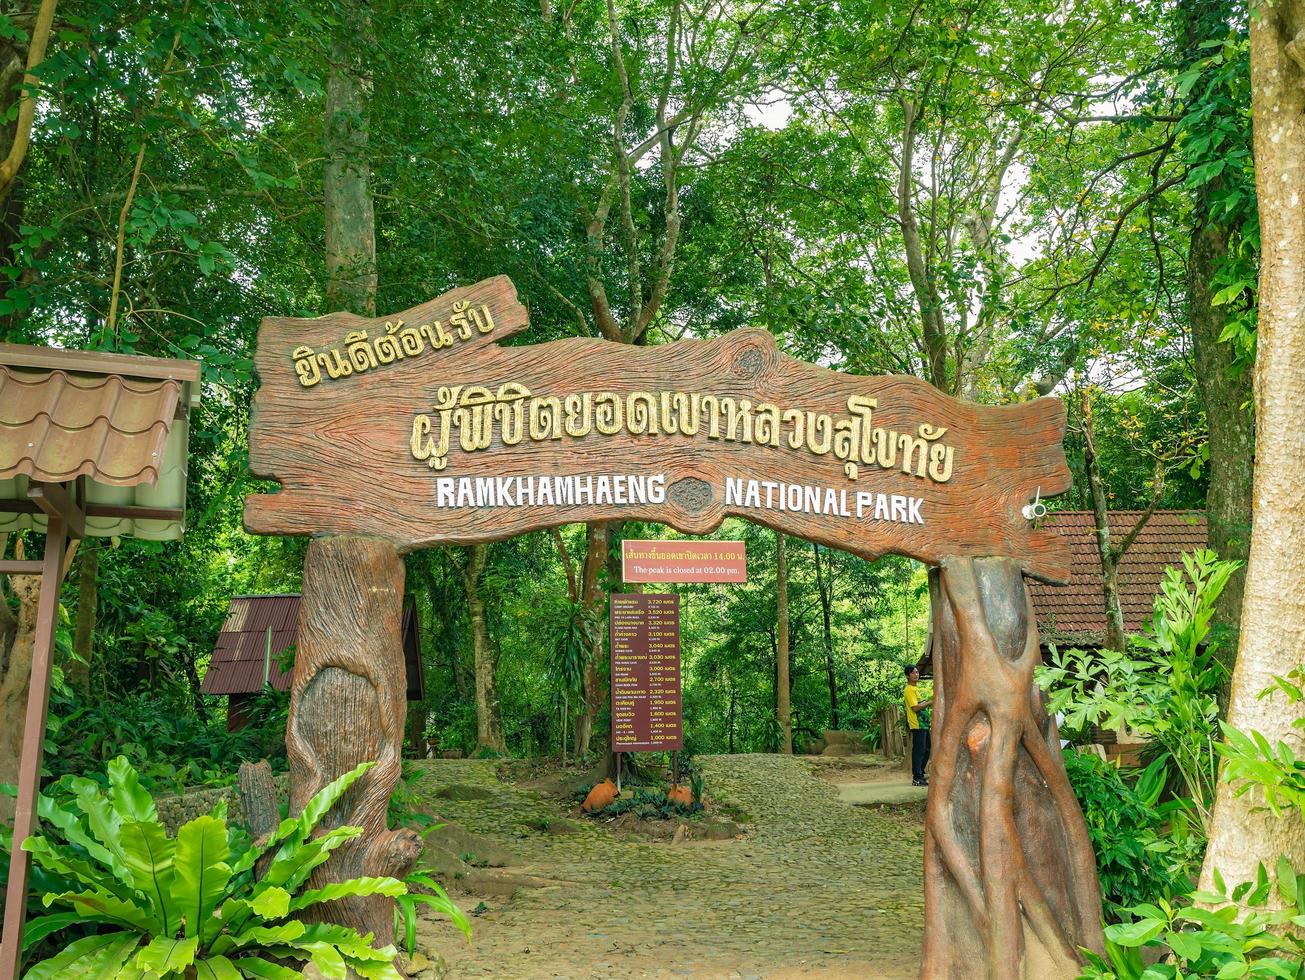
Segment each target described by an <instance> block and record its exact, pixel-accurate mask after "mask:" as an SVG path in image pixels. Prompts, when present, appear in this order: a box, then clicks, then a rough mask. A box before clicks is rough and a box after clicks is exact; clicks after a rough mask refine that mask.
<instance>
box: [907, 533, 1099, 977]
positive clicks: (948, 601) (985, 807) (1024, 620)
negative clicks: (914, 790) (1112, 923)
mask: <svg viewBox="0 0 1305 980" xmlns="http://www.w3.org/2000/svg"><path fill="white" fill-rule="evenodd" d="M930 585H931V588H932V590H933V592H934V596H933V598H934V603H933V608H934V610H935V617H936V621H935V623H934V633H935V636H936V637H937V639H938V641H939V642H938V645H937V646H936V647H935V658H934V713H933V718H934V726H933V736H934V746H933V758H932V760H931V761H932V766H931V768H932V776H931V779H930V782H931V784H932V785H931V787H930V790H929V804H928V810H927V814H926V818H925V855H924V878H925V881H924V887H925V937H924V964H923V968H922V970H921V976H922V977H923V978H925V980H942V978H953V977H957V978H959V977H966V978H969V977H979V976H983V977H987V978H988V980H1014V978H1019V977H1023V978H1028V980H1034V978H1036V980H1047V978H1052V980H1057V978H1071V977H1075V976H1077V975H1078V973H1079V962H1080V960H1079V954H1078V949H1079V947H1081V946H1082V947H1087V948H1089V949H1096V950H1101V949H1102V948H1103V945H1104V938H1103V936H1102V931H1101V888H1100V885H1099V883H1098V881H1097V873H1096V860H1095V858H1094V856H1093V853H1092V845H1091V842H1090V840H1089V839H1088V834H1087V827H1086V825H1085V824H1084V821H1083V813H1082V811H1081V810H1080V808H1079V805H1078V801H1077V799H1075V797H1074V792H1073V790H1072V789H1071V788H1070V785H1069V780H1068V778H1067V777H1066V775H1065V764H1064V761H1063V760H1062V758H1061V754H1060V742H1059V736H1058V733H1057V731H1056V725H1055V722H1054V721H1053V720H1052V719H1050V718H1048V717H1047V714H1046V712H1045V711H1044V710H1043V706H1042V698H1041V695H1040V693H1039V691H1038V690H1037V688H1036V686H1035V685H1034V682H1033V668H1034V667H1035V666H1036V665H1037V663H1038V660H1039V656H1040V654H1039V649H1038V632H1037V626H1036V624H1035V622H1034V617H1033V606H1032V603H1031V602H1030V600H1029V595H1028V590H1027V589H1026V587H1025V585H1024V577H1023V574H1022V572H1021V569H1020V566H1019V563H1018V562H1015V561H1012V560H1010V559H1002V558H979V559H974V558H954V559H945V560H944V561H943V562H942V573H941V575H940V576H933V577H931V582H930ZM979 964H983V967H982V968H980V967H979Z"/></svg>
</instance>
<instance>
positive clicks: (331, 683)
mask: <svg viewBox="0 0 1305 980" xmlns="http://www.w3.org/2000/svg"><path fill="white" fill-rule="evenodd" d="M370 34H371V14H370V7H369V6H368V4H367V3H366V2H365V0H352V2H349V3H347V4H346V5H345V7H344V9H343V11H342V20H341V23H340V26H339V33H338V34H337V36H336V38H335V40H334V43H333V44H332V48H331V72H330V78H329V79H328V82H327V90H326V118H325V125H326V131H325V134H324V149H325V153H326V165H325V169H324V175H323V199H324V210H325V222H326V228H325V231H326V266H327V271H328V275H329V281H328V283H327V288H326V303H327V307H328V308H329V309H345V310H347V311H349V312H352V313H358V314H362V315H369V314H374V313H375V312H376V239H375V224H374V220H373V215H372V203H371V191H370V187H369V183H368V180H369V174H368V165H367V121H368V111H369V108H370V107H369V105H368V99H367V96H368V95H369V93H370V88H371V80H370V77H369V76H368V75H367V73H366V62H367V58H368V57H369V41H370ZM403 582H404V567H403V560H402V559H401V558H400V557H399V554H398V552H397V550H396V549H395V547H394V545H393V544H391V543H390V542H388V541H381V540H378V539H375V538H365V537H361V536H352V535H345V536H340V537H330V538H316V539H314V540H312V541H310V542H309V544H308V552H307V554H306V555H305V557H304V577H303V599H302V600H301V601H300V606H299V641H298V650H297V652H296V655H295V666H294V679H293V682H292V685H291V689H290V718H289V724H288V726H287V728H286V755H287V759H288V761H289V764H290V810H291V812H292V813H298V812H300V811H301V810H302V809H303V807H304V805H305V804H306V803H307V802H308V801H309V800H310V799H311V798H312V796H313V795H314V794H315V793H317V792H318V790H320V789H321V788H322V787H323V786H325V785H326V784H327V783H329V782H331V781H332V780H333V779H335V778H336V777H338V776H340V775H342V774H344V773H346V772H348V771H350V770H351V769H353V768H354V767H355V766H357V765H359V764H360V763H362V762H375V763H376V764H375V765H374V766H373V767H372V768H371V769H369V770H368V771H367V773H366V774H365V775H364V776H363V777H362V778H361V779H360V780H358V782H357V783H355V784H354V785H353V786H352V787H351V788H350V790H349V792H348V793H346V794H345V795H344V797H343V798H341V800H340V802H339V803H337V804H336V805H335V806H334V807H333V808H332V809H331V811H330V813H328V814H327V815H326V817H325V818H324V819H323V820H322V822H321V824H320V826H322V827H338V826H342V825H346V824H347V825H351V826H357V827H362V828H363V834H362V836H360V837H358V838H355V839H354V840H352V841H350V842H349V843H347V844H346V845H344V846H343V847H341V848H340V849H339V850H337V851H336V852H335V853H334V854H333V855H332V857H331V859H330V860H329V861H328V862H327V863H326V864H324V865H322V866H321V867H320V868H318V869H317V870H315V871H314V872H313V875H312V877H311V878H310V882H311V885H310V887H320V886H321V885H323V884H326V883H327V882H331V881H341V880H344V879H347V878H355V877H358V876H360V875H392V876H394V877H398V878H402V877H404V876H405V875H406V874H407V873H408V872H409V871H410V870H411V869H412V867H413V865H414V864H416V861H417V857H418V856H419V855H420V854H421V840H420V838H419V837H418V836H417V835H416V834H415V833H413V832H412V831H411V830H390V829H388V819H387V817H388V812H389V802H390V797H391V795H392V794H393V793H394V789H395V787H396V786H397V785H398V782H399V776H400V775H401V771H402V757H403V725H404V721H405V713H406V708H407V670H406V667H405V664H404V658H403V637H402V620H403ZM320 914H321V915H322V916H323V917H324V918H328V919H329V920H330V921H333V922H340V923H343V924H345V925H351V926H354V927H356V928H358V929H359V930H361V931H362V932H364V933H366V932H371V933H374V934H375V936H376V942H377V943H378V944H379V945H386V944H388V943H389V942H390V941H391V939H392V938H393V930H394V901H393V899H390V898H385V897H383V896H370V897H366V898H360V897H353V898H345V899H341V900H339V901H336V902H330V903H328V904H326V905H325V906H322V907H321V913H320Z"/></svg>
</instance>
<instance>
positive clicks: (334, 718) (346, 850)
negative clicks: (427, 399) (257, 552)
mask: <svg viewBox="0 0 1305 980" xmlns="http://www.w3.org/2000/svg"><path fill="white" fill-rule="evenodd" d="M402 618H403V560H402V559H401V558H400V557H399V554H398V552H397V551H396V550H395V548H394V545H392V544H390V543H389V542H387V541H381V540H379V539H376V538H364V537H356V536H340V537H330V538H316V539H314V540H313V541H311V542H310V543H309V545H308V554H307V555H306V556H305V559H304V581H303V599H302V600H301V601H300V606H299V643H298V650H297V653H296V655H295V667H294V680H293V684H292V686H291V689H290V720H289V725H288V727H287V730H286V755H287V758H288V761H289V763H290V812H291V813H299V812H301V811H302V810H303V807H304V805H305V804H306V803H307V802H308V801H309V799H311V798H312V796H313V795H314V794H315V793H317V791H318V790H320V789H321V788H322V787H323V786H325V785H326V784H327V783H329V782H331V781H332V780H333V779H335V778H336V777H338V776H341V775H343V774H344V773H346V772H349V771H350V770H351V769H353V768H354V767H355V766H357V765H359V764H360V763H363V762H374V763H376V764H375V765H374V766H373V767H372V768H371V769H369V770H368V771H367V773H366V774H365V775H364V776H363V777H362V778H361V779H360V780H358V782H356V783H355V784H354V785H353V787H352V788H351V789H350V790H349V792H347V793H346V794H345V795H344V797H343V798H341V800H340V802H339V803H337V804H336V805H335V807H334V808H333V809H332V810H331V811H330V813H328V814H327V815H326V817H325V818H324V819H323V820H322V822H321V824H320V825H319V826H321V827H323V828H329V827H339V826H343V825H346V824H347V825H350V826H356V827H362V828H363V831H364V832H363V835H362V836H361V837H358V838H356V839H354V840H352V841H350V842H349V843H347V844H345V845H344V846H343V847H341V848H340V849H339V850H337V851H336V852H335V854H334V855H333V856H332V857H331V860H330V861H329V862H327V863H326V864H325V865H323V866H322V867H320V868H318V869H317V870H316V871H314V872H313V875H312V878H311V879H310V886H309V887H312V888H319V887H322V886H323V885H325V884H326V883H328V882H332V881H341V880H344V879H346V878H356V877H359V876H363V875H371V876H377V875H392V876H394V877H397V878H402V877H404V876H405V875H406V874H407V873H408V872H409V871H410V870H411V869H412V866H413V865H414V864H415V863H416V860H417V857H418V855H420V853H421V840H420V838H419V837H418V836H417V835H416V834H415V833H413V832H412V831H411V830H390V829H388V825H387V819H386V818H387V814H388V810H389V803H390V796H391V794H393V792H394V788H395V786H396V785H397V784H398V781H399V776H400V772H401V768H402V755H403V723H404V717H405V713H406V711H405V709H406V707H407V696H406V695H407V675H406V672H405V669H404V662H403V639H402V635H401V622H402ZM393 910H394V902H393V900H392V899H389V898H385V897H383V896H371V897H367V898H346V899H341V900H339V901H337V902H331V903H328V905H326V906H324V907H323V914H324V916H326V917H329V919H330V921H333V922H341V923H344V924H346V925H351V926H354V927H356V928H357V929H359V930H361V931H362V932H372V933H375V934H376V941H377V943H378V944H380V945H385V944H387V943H388V942H390V940H391V938H392V936H393V929H394V918H393V914H394V913H393Z"/></svg>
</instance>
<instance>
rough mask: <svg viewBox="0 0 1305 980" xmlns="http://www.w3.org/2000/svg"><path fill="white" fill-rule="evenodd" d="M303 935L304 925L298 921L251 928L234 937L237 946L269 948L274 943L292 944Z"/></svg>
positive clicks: (293, 920)
mask: <svg viewBox="0 0 1305 980" xmlns="http://www.w3.org/2000/svg"><path fill="white" fill-rule="evenodd" d="M303 934H304V924H303V923H302V922H300V921H299V920H298V919H291V920H290V921H289V922H285V923H282V924H281V925H279V926H252V927H250V928H249V929H246V930H244V931H243V932H241V933H240V935H238V936H236V937H235V944H236V945H237V946H252V945H259V946H271V945H273V944H275V943H293V942H295V940H297V939H299V938H301V937H302V936H303Z"/></svg>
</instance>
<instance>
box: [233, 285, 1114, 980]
mask: <svg viewBox="0 0 1305 980" xmlns="http://www.w3.org/2000/svg"><path fill="white" fill-rule="evenodd" d="M526 325H527V317H526V310H525V308H524V307H523V306H522V305H521V304H520V302H518V300H517V296H516V290H515V288H514V287H513V286H512V283H511V282H510V281H509V280H508V279H507V278H506V277H502V276H500V277H498V278H495V279H489V280H486V281H484V282H480V283H477V284H476V285H474V286H469V287H466V288H461V289H456V290H453V291H452V292H450V293H446V294H445V295H443V296H441V297H439V298H437V299H434V300H431V301H430V302H428V303H425V304H423V305H421V306H419V307H415V308H413V309H411V310H407V311H405V312H403V313H399V314H395V315H392V316H389V317H378V318H375V319H367V318H363V317H358V316H353V315H349V314H340V313H337V314H332V315H329V316H325V317H319V318H317V319H313V320H302V319H284V318H276V317H272V318H268V319H265V320H264V321H263V325H262V329H261V330H260V332H259V341H258V354H257V360H256V366H257V370H258V374H259V378H260V381H261V387H260V389H259V392H258V395H257V396H256V398H255V400H254V415H253V421H252V425H251V429H250V466H251V469H252V470H253V471H254V473H256V474H257V475H259V476H263V477H269V478H272V479H275V480H277V481H279V482H280V483H281V485H282V489H281V491H280V492H279V493H273V494H257V495H253V496H250V497H249V498H247V500H246V504H245V527H246V528H247V529H248V530H249V531H250V532H252V533H255V534H290V535H294V534H311V535H314V536H317V537H318V538H319V539H323V538H324V539H323V540H316V541H314V542H313V543H312V544H311V545H310V547H309V555H308V562H307V568H306V573H305V581H304V597H303V600H302V604H301V608H300V617H301V624H300V635H301V636H305V637H309V636H311V637H312V641H311V643H310V642H307V641H305V643H304V649H303V650H301V656H300V657H299V658H298V660H297V662H296V665H295V679H294V685H293V688H292V701H291V719H290V732H289V735H288V743H289V748H290V754H291V777H292V782H295V781H296V780H299V781H303V782H304V783H305V785H304V787H302V788H300V789H295V788H293V787H292V797H293V798H294V799H296V800H298V799H303V798H306V796H307V795H308V794H309V793H310V792H311V790H312V789H315V788H316V786H317V785H319V784H320V783H321V782H322V781H324V780H328V779H331V778H333V777H334V776H336V775H339V774H340V773H341V772H342V771H345V770H347V769H348V768H350V767H352V766H353V765H354V764H355V763H356V762H357V761H359V760H360V759H363V758H369V759H370V758H375V759H379V760H381V762H382V764H381V765H379V766H377V767H376V768H375V769H373V770H372V771H371V772H370V773H369V774H368V779H367V781H366V782H365V783H360V784H359V787H360V788H356V789H355V792H354V795H353V797H351V800H352V802H350V803H349V804H348V806H343V805H342V806H340V807H337V810H339V811H340V813H338V814H336V815H335V816H334V817H333V819H335V820H337V821H338V822H344V821H347V822H352V823H361V824H363V825H364V826H366V827H367V834H366V835H365V836H364V837H363V838H360V839H359V841H358V842H357V847H356V848H355V850H354V851H353V852H351V855H350V859H349V864H348V867H344V868H340V869H339V870H338V871H330V869H331V868H332V867H333V866H332V865H328V866H327V869H326V870H327V871H330V873H332V874H337V873H338V874H343V873H352V874H358V873H364V874H387V873H397V872H399V871H401V870H402V868H403V866H404V865H405V863H406V862H408V861H410V859H411V857H412V856H413V853H414V848H415V846H416V845H415V842H414V841H412V840H409V839H408V838H407V837H405V836H403V835H401V834H400V835H395V834H392V833H387V832H386V831H385V830H384V827H383V824H384V819H383V806H382V802H381V801H382V800H384V799H385V798H387V796H388V793H389V791H390V790H391V789H392V788H393V786H394V782H395V780H396V779H397V776H398V772H397V768H398V767H397V759H398V746H399V744H400V740H401V738H402V731H401V727H396V726H401V720H402V708H403V703H402V698H403V682H402V681H403V673H402V672H403V658H402V653H401V651H400V650H399V646H398V643H399V640H398V636H399V633H398V626H397V623H398V617H399V613H400V606H399V601H400V600H399V596H401V594H402V590H403V589H402V586H403V581H402V579H403V565H402V562H401V561H400V560H399V555H400V554H401V553H402V552H405V551H408V550H411V549H414V548H420V547H423V546H427V545H444V544H453V545H464V544H474V543H479V542H485V541H494V540H499V539H503V538H509V537H512V536H514V535H517V534H521V533H524V532H527V531H533V530H538V529H543V528H548V527H554V526H557V525H560V524H568V523H575V522H582V521H604V520H646V521H657V522H661V523H664V524H668V525H670V526H672V527H674V528H677V529H678V530H680V531H682V532H685V533H688V534H705V533H707V532H710V531H712V530H714V529H715V528H717V527H718V526H719V525H720V523H721V521H722V520H723V519H724V518H725V517H726V516H727V515H737V516H740V517H743V518H746V519H748V520H750V521H753V522H755V523H759V524H764V525H766V526H768V527H770V528H773V529H775V530H777V531H781V532H783V533H785V534H790V535H794V536H797V537H802V538H806V539H808V540H812V541H817V542H820V543H822V544H826V545H830V546H833V547H838V548H843V549H845V550H847V551H850V552H852V553H854V554H857V555H861V556H862V557H865V558H877V557H879V556H880V555H883V554H888V553H892V554H899V555H906V556H908V557H911V558H915V559H918V560H919V561H922V562H925V563H927V564H929V565H931V566H934V567H935V568H941V569H943V572H942V574H941V577H940V576H939V575H937V574H935V575H934V576H933V597H934V636H935V638H936V644H937V647H936V654H935V658H934V662H935V677H936V690H937V692H938V694H937V698H938V711H937V712H936V722H935V724H936V732H935V738H936V744H937V748H936V755H935V758H936V759H937V760H938V761H937V763H936V764H935V771H934V773H933V779H932V781H933V783H934V787H933V789H932V790H931V794H930V802H929V809H928V817H927V834H928V845H927V849H926V868H925V877H926V909H927V915H926V919H927V928H926V936H925V958H924V964H925V965H924V975H925V976H926V977H931V978H932V977H939V978H941V977H951V976H961V975H964V976H976V975H978V974H976V973H975V972H973V970H976V969H978V968H979V967H978V964H980V963H984V964H986V969H984V973H985V975H987V976H988V977H990V978H1001V980H1007V978H1009V977H1014V976H1024V977H1034V976H1037V977H1059V976H1065V977H1069V976H1073V975H1075V973H1076V968H1075V965H1074V964H1075V963H1076V962H1077V957H1078V949H1079V947H1081V946H1086V947H1089V948H1100V946H1101V941H1102V939H1101V931H1100V928H1099V925H1098V924H1097V923H1098V919H1099V915H1100V894H1099V887H1098V885H1097V881H1096V877H1095V870H1094V867H1093V865H1092V860H1091V849H1090V847H1089V846H1088V845H1087V844H1086V843H1085V842H1086V841H1087V836H1086V830H1085V828H1084V826H1083V817H1082V813H1081V812H1080V811H1079V810H1078V805H1077V803H1076V802H1075V800H1074V796H1073V793H1072V791H1071V790H1070V788H1069V783H1068V780H1067V778H1066V776H1065V770H1064V764H1063V762H1062V761H1061V759H1060V756H1059V753H1057V752H1050V751H1049V750H1048V749H1049V747H1050V746H1052V745H1055V726H1054V723H1053V722H1051V721H1049V720H1048V719H1046V717H1045V714H1044V713H1042V712H1041V708H1040V702H1039V701H1038V693H1037V691H1036V689H1035V688H1034V686H1033V683H1032V659H1031V657H1032V654H1031V653H1030V651H1035V652H1036V650H1037V648H1038V643H1037V631H1036V627H1035V625H1034V622H1033V618H1032V616H1031V615H1028V614H1026V612H1021V610H1027V606H1028V596H1027V590H1026V589H1025V586H1024V579H1023V575H1025V574H1028V575H1032V576H1034V577H1036V578H1039V579H1043V580H1046V581H1051V582H1064V581H1065V580H1066V579H1067V578H1068V577H1069V551H1068V547H1067V545H1066V544H1065V542H1064V539H1062V538H1061V537H1059V536H1058V535H1056V534H1054V533H1052V532H1048V531H1041V530H1038V529H1037V528H1036V527H1035V526H1034V524H1033V521H1032V520H1030V519H1029V518H1028V517H1027V516H1025V515H1026V513H1028V511H1027V510H1026V508H1028V506H1029V505H1030V504H1031V503H1032V502H1033V501H1034V499H1035V498H1036V497H1038V496H1042V497H1048V496H1054V495H1055V494H1058V493H1061V492H1062V491H1064V490H1066V489H1068V487H1069V486H1070V474H1069V469H1068V467H1067V466H1066V463H1065V454H1064V449H1063V446H1062V438H1063V435H1064V428H1065V413H1064V408H1063V406H1062V405H1061V402H1060V401H1059V400H1058V399H1054V398H1042V399H1038V400H1035V401H1032V402H1027V403H1024V404H1018V405H1006V406H998V407H990V406H980V405H973V404H969V403H966V402H962V401H959V400H957V399H955V398H950V397H948V396H946V395H944V394H942V393H941V392H939V391H937V390H936V389H934V388H933V387H931V386H930V385H928V384H926V383H925V382H923V381H920V380H919V379H916V378H909V377H860V376H854V375H847V374H840V373H837V372H834V371H829V370H826V369H824V368H820V367H816V366H814V365H810V364H805V363H803V362H801V361H797V360H794V359H793V358H790V357H788V356H786V355H784V354H782V353H780V351H779V350H778V349H777V348H776V345H775V340H774V338H773V337H772V336H771V335H770V334H769V333H768V332H766V331H762V330H737V331H734V332H733V333H730V334H727V335H725V336H723V337H720V338H717V339H714V340H684V341H679V342H676V343H672V344H666V345H663V346H657V347H637V346H631V345H623V344H613V343H609V342H607V341H602V340H593V339H572V340H558V341H552V342H550V343H545V344H539V345H533V346H530V345H522V346H507V345H504V344H503V343H501V342H502V341H505V340H508V339H509V338H511V337H512V336H514V335H516V334H518V333H520V332H521V331H523V330H524V329H525V328H526ZM324 536H326V537H324ZM994 560H995V561H996V564H993V561H994ZM308 572H312V573H313V574H312V575H310V574H308ZM369 582H370V583H371V584H368V583H369ZM363 593H366V594H365V595H364V594H363ZM333 624H334V625H333ZM306 627H310V628H306ZM333 644H334V646H333ZM391 646H392V647H393V650H392V651H390V652H388V653H387V652H386V651H387V650H388V649H389V647H391ZM305 654H307V655H305ZM377 713H379V717H380V719H381V721H382V724H381V725H380V727H374V726H369V725H368V723H367V718H368V717H372V716H374V715H376V714H377ZM378 814H379V817H378ZM387 914H388V910H386V909H385V908H384V907H383V905H380V904H378V905H376V906H375V907H367V908H358V909H353V910H350V911H349V913H348V915H347V916H346V918H347V919H348V920H349V921H353V922H358V923H366V924H368V925H369V926H370V925H372V924H374V928H376V929H377V930H378V932H379V930H380V929H381V928H382V923H383V922H384V921H385V920H386V915H387ZM958 971H960V972H958ZM967 971H969V972H967Z"/></svg>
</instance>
